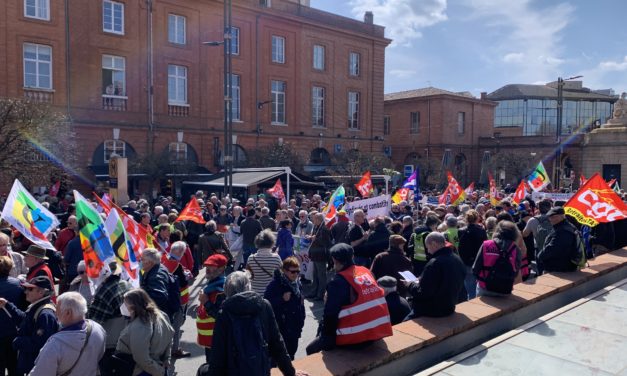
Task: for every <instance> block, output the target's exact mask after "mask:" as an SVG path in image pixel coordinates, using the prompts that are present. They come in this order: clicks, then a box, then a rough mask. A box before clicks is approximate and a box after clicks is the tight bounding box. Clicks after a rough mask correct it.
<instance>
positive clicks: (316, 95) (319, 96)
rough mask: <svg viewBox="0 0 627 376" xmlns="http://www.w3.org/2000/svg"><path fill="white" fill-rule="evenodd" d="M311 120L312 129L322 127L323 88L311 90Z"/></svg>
mask: <svg viewBox="0 0 627 376" xmlns="http://www.w3.org/2000/svg"><path fill="white" fill-rule="evenodd" d="M311 118H312V124H313V126H314V127H324V88H323V87H320V86H314V87H313V88H312V89H311Z"/></svg>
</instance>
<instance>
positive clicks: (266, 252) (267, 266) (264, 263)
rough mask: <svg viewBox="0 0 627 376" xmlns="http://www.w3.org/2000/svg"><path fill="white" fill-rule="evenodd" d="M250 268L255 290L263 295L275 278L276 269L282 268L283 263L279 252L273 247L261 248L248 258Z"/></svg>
mask: <svg viewBox="0 0 627 376" xmlns="http://www.w3.org/2000/svg"><path fill="white" fill-rule="evenodd" d="M247 265H248V268H249V269H250V270H251V271H252V273H253V278H252V283H251V284H252V287H253V291H255V292H257V293H259V294H261V295H263V293H264V292H265V291H266V287H267V286H268V285H269V284H270V282H271V281H272V279H273V278H274V271H275V270H276V269H278V268H280V267H281V266H282V265H283V263H282V262H281V257H279V255H278V254H276V253H274V252H272V250H271V249H260V250H258V251H257V253H255V254H254V255H251V256H250V257H249V258H248V263H247Z"/></svg>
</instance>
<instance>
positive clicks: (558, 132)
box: [553, 76, 583, 189]
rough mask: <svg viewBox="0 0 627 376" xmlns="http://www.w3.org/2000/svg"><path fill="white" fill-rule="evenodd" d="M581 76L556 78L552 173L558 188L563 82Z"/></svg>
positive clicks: (560, 164)
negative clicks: (554, 146)
mask: <svg viewBox="0 0 627 376" xmlns="http://www.w3.org/2000/svg"><path fill="white" fill-rule="evenodd" d="M582 77H583V76H573V77H568V78H562V77H558V78H557V127H556V128H557V129H556V131H555V133H556V135H555V143H556V144H557V148H556V149H555V161H554V163H553V164H554V166H555V167H554V168H553V173H554V176H555V179H554V180H553V181H554V182H555V187H556V188H558V189H559V187H560V171H561V169H562V162H561V158H562V118H563V114H564V82H566V81H570V80H575V79H577V78H582Z"/></svg>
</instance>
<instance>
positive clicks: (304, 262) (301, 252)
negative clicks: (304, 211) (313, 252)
mask: <svg viewBox="0 0 627 376" xmlns="http://www.w3.org/2000/svg"><path fill="white" fill-rule="evenodd" d="M293 236H294V256H296V258H297V259H298V262H300V274H301V275H302V276H304V277H305V279H308V280H310V281H313V261H311V260H310V259H309V247H310V246H311V241H310V240H307V239H305V238H301V237H300V236H298V235H293Z"/></svg>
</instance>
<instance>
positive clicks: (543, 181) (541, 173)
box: [527, 161, 551, 192]
mask: <svg viewBox="0 0 627 376" xmlns="http://www.w3.org/2000/svg"><path fill="white" fill-rule="evenodd" d="M527 183H529V186H530V187H531V189H533V190H534V191H536V192H538V191H541V190H542V189H543V188H544V187H546V186H547V185H549V184H550V183H551V180H549V174H547V173H546V169H545V168H544V165H543V164H542V161H540V163H538V166H537V167H536V169H535V170H533V172H532V173H531V174H530V175H529V179H527Z"/></svg>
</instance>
